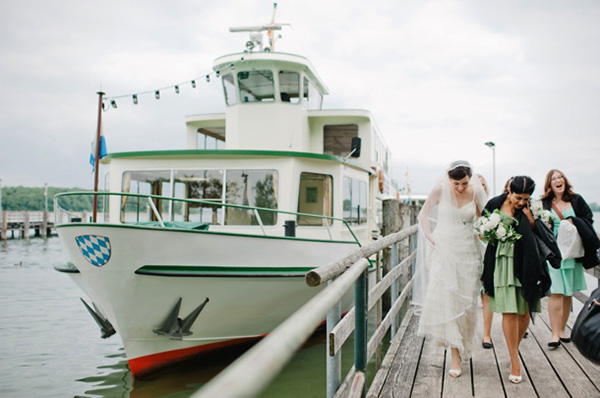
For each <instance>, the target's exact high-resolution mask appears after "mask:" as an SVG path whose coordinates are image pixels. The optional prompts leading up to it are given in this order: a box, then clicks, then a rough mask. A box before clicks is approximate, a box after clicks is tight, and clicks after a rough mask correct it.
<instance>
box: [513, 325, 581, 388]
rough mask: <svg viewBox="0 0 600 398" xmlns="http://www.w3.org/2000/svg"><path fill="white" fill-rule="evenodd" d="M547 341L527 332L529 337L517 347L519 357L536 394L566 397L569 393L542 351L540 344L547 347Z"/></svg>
mask: <svg viewBox="0 0 600 398" xmlns="http://www.w3.org/2000/svg"><path fill="white" fill-rule="evenodd" d="M537 322H540V318H539V316H538V317H536V323H537ZM547 343H548V342H547V341H539V340H538V339H537V335H536V334H534V333H529V337H527V338H526V339H523V341H522V342H521V346H520V347H519V352H520V353H521V358H522V360H523V363H524V364H525V365H526V367H527V374H528V375H529V378H530V380H531V384H532V385H533V388H534V389H535V390H536V392H537V394H538V396H540V397H552V398H554V397H556V398H563V397H565V398H567V397H569V393H568V392H567V390H566V389H565V386H564V385H563V384H562V383H561V381H560V379H559V377H558V375H557V374H556V372H555V371H554V368H553V367H552V365H551V363H550V362H549V361H548V358H546V355H545V353H544V351H543V348H542V346H543V345H546V347H547Z"/></svg>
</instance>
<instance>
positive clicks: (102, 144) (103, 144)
mask: <svg viewBox="0 0 600 398" xmlns="http://www.w3.org/2000/svg"><path fill="white" fill-rule="evenodd" d="M106 155H107V152H106V140H105V139H104V134H102V135H100V159H102V158H103V157H105V156H106ZM90 164H91V165H92V173H93V172H94V171H96V140H94V141H92V153H90Z"/></svg>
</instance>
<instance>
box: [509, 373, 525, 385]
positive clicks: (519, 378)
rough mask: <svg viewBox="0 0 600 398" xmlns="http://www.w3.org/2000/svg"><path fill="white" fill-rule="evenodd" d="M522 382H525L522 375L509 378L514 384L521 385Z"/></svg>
mask: <svg viewBox="0 0 600 398" xmlns="http://www.w3.org/2000/svg"><path fill="white" fill-rule="evenodd" d="M522 380H523V376H521V375H519V376H515V375H510V376H508V381H510V382H511V383H513V384H519V383H520V382H521V381H522Z"/></svg>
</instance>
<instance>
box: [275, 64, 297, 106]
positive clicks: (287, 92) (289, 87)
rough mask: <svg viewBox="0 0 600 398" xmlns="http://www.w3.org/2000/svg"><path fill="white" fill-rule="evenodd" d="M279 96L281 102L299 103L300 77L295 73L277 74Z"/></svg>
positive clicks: (283, 72) (282, 72)
mask: <svg viewBox="0 0 600 398" xmlns="http://www.w3.org/2000/svg"><path fill="white" fill-rule="evenodd" d="M279 96H280V99H281V102H290V103H292V104H297V103H298V102H300V75H299V74H298V73H297V72H287V71H280V72H279Z"/></svg>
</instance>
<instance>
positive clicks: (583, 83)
mask: <svg viewBox="0 0 600 398" xmlns="http://www.w3.org/2000/svg"><path fill="white" fill-rule="evenodd" d="M278 4H279V6H278V13H277V20H278V21H279V22H287V23H291V24H292V28H291V29H290V28H287V29H285V30H284V31H283V33H282V34H283V38H282V39H281V40H280V41H279V42H278V50H280V51H286V52H296V53H300V54H302V55H306V56H308V57H309V58H310V60H311V62H312V63H313V64H314V65H315V67H316V68H317V71H318V72H319V74H320V76H321V77H322V78H323V79H324V80H325V83H326V84H327V86H328V88H329V91H330V95H329V96H327V97H326V98H325V101H324V108H326V109H327V108H329V109H340V108H354V109H368V110H370V111H371V112H372V113H373V115H374V117H375V119H376V121H377V124H378V126H379V128H380V130H381V132H382V134H383V135H384V137H385V139H386V141H387V143H388V144H389V145H390V147H391V148H392V152H393V155H394V164H395V170H396V175H395V177H396V178H397V179H398V180H399V181H400V182H401V184H403V183H404V178H405V177H404V174H405V172H406V170H409V173H410V180H411V181H410V182H411V186H412V189H413V191H414V192H422V193H426V192H428V190H429V189H430V188H431V186H432V185H433V183H434V182H435V180H436V178H437V177H438V176H439V175H440V173H441V172H442V170H443V169H444V167H445V165H446V164H447V163H449V162H451V161H452V160H455V159H462V158H464V159H467V160H469V161H470V162H471V163H472V164H473V165H474V167H475V169H476V171H478V172H480V173H482V174H483V175H484V176H485V177H486V178H487V180H488V182H489V183H490V184H491V183H492V179H493V176H492V151H491V150H490V149H489V148H487V147H486V146H485V145H484V143H485V142H486V141H494V142H495V143H496V146H497V149H496V169H497V177H496V179H497V183H496V186H497V191H498V192H499V191H500V190H501V188H502V185H503V183H504V181H505V180H506V179H507V178H508V177H509V176H511V175H515V174H528V175H531V176H532V177H533V178H534V179H535V180H536V182H537V183H538V186H539V188H538V189H537V191H536V194H540V193H541V185H543V179H544V177H545V174H546V172H547V171H548V170H549V169H550V168H559V169H562V170H563V171H564V172H565V174H566V175H567V176H568V177H569V179H570V180H571V182H572V183H573V185H574V187H575V190H576V191H577V192H579V193H581V194H582V195H583V196H584V197H585V198H586V199H587V200H588V201H589V202H594V201H595V202H600V161H599V155H600V135H599V127H600V92H599V90H600V51H598V43H599V42H600V23H599V22H598V21H600V1H594V0H589V1H567V0H565V1H558V0H537V1H535V0H529V1H506V0H505V1H500V0H498V1H482V0H477V1H475V0H473V1H392V0H386V1H379V0H372V1H369V2H366V1H357V0H334V1H332V0H327V1H323V0H318V1H317V0H302V1H299V0H296V1H291V0H283V1H279V2H278ZM271 7H272V1H266V0H243V1H242V0H235V1H229V0H223V1H206V0H195V1H192V0H177V1H170V2H167V1H157V0H145V1H127V0H120V1H117V0H103V1H88V0H54V1H45V0H3V1H2V2H1V3H0V57H1V62H0V87H1V89H2V92H1V93H0V145H1V150H0V179H2V185H3V186H14V185H25V186H41V185H43V184H44V183H45V182H47V183H48V184H50V185H52V186H63V187H73V186H77V187H81V188H91V187H92V185H93V181H92V180H93V178H92V174H91V167H90V166H89V164H88V163H87V162H88V158H89V152H90V143H91V141H92V139H93V137H94V134H95V128H96V108H97V102H96V101H97V96H96V91H98V90H100V89H102V90H103V91H105V92H106V93H107V95H108V96H116V95H120V94H129V93H136V92H141V91H146V90H154V89H157V88H161V87H165V86H170V85H172V84H175V83H178V82H183V81H188V80H190V79H192V78H195V77H197V76H203V75H205V74H206V73H207V72H210V71H211V67H212V61H213V60H214V59H215V58H217V57H219V56H221V55H224V54H229V53H233V52H238V51H241V50H243V48H244V47H243V46H244V43H245V41H246V40H247V37H246V34H243V33H236V34H232V33H229V32H228V28H229V27H230V26H239V25H242V26H243V25H255V24H261V23H265V22H268V21H269V20H270V18H271ZM117 103H118V106H119V107H118V108H117V109H111V110H110V111H109V112H106V113H105V114H104V123H105V136H106V139H107V143H108V151H109V152H120V151H132V150H140V149H181V148H184V147H185V122H184V117H185V115H188V114H198V113H213V112H222V111H223V110H224V105H223V101H222V99H221V89H220V82H219V81H215V79H212V80H211V82H210V83H206V82H205V81H204V82H202V83H199V84H198V86H197V88H196V89H192V88H191V87H190V86H185V87H182V88H181V93H180V94H175V93H174V91H167V92H163V93H162V95H161V99H160V100H159V101H157V100H155V99H154V98H153V96H152V95H146V96H140V103H139V105H137V106H135V105H133V104H132V102H131V100H130V99H129V98H127V99H124V100H121V101H118V102H117Z"/></svg>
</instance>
